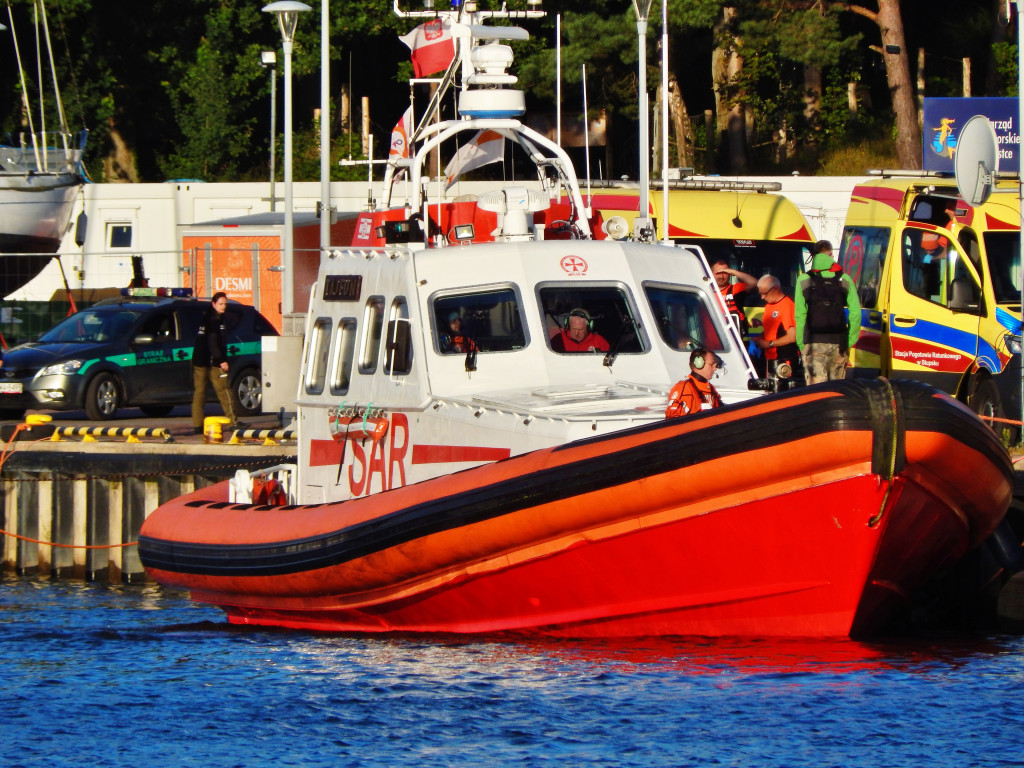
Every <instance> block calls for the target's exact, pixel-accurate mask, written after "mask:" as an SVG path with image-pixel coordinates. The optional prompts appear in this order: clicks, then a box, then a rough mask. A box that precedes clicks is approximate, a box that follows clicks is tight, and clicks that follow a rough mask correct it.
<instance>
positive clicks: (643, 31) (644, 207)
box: [633, 0, 654, 240]
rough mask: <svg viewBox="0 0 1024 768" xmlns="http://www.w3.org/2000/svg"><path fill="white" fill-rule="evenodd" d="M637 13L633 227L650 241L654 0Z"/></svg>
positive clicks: (639, 4)
mask: <svg viewBox="0 0 1024 768" xmlns="http://www.w3.org/2000/svg"><path fill="white" fill-rule="evenodd" d="M633 10H634V11H636V36H637V45H638V46H639V51H638V53H639V63H638V65H637V66H638V68H639V73H638V79H639V85H640V93H639V111H640V115H639V119H640V179H639V182H640V211H639V213H638V215H637V217H636V222H635V223H634V224H633V234H634V236H635V237H636V238H637V239H638V240H651V239H653V237H654V230H653V227H652V225H651V214H650V211H651V208H650V204H649V200H648V198H649V196H650V190H649V187H650V160H649V158H650V150H651V147H650V144H651V141H650V138H649V137H648V124H647V123H648V114H647V15H648V14H649V13H650V11H651V0H633Z"/></svg>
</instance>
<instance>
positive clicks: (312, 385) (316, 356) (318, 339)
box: [305, 317, 331, 395]
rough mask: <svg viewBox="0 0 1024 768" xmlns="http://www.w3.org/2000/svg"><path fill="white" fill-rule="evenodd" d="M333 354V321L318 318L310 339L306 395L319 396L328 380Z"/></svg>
mask: <svg viewBox="0 0 1024 768" xmlns="http://www.w3.org/2000/svg"><path fill="white" fill-rule="evenodd" d="M330 353H331V319H330V318H329V317H318V318H317V319H316V322H314V323H313V333H312V335H311V336H310V337H309V353H308V354H309V357H308V359H307V360H306V381H305V388H306V394H309V395H319V394H321V393H322V392H323V391H324V382H325V381H326V380H327V359H328V357H329V356H330Z"/></svg>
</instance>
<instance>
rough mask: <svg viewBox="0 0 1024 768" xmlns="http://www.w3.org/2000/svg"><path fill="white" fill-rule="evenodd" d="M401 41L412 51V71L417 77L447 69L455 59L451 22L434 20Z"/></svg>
mask: <svg viewBox="0 0 1024 768" xmlns="http://www.w3.org/2000/svg"><path fill="white" fill-rule="evenodd" d="M399 40H401V41H402V42H403V43H405V44H406V45H408V46H409V48H410V50H412V70H413V74H414V75H415V76H416V77H425V76H426V75H432V74H434V73H435V72H440V71H441V70H443V69H447V68H448V65H449V64H451V63H452V59H454V58H455V41H454V40H453V39H452V28H451V21H450V20H448V19H434V20H433V21H428V22H427V23H426V24H420V25H419V26H418V27H416V28H415V29H413V30H412V32H410V33H409V34H407V35H399Z"/></svg>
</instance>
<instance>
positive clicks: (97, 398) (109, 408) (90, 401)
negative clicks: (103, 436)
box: [85, 373, 121, 421]
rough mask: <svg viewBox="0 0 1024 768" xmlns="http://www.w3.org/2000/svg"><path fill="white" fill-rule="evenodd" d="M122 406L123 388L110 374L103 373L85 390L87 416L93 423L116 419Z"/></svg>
mask: <svg viewBox="0 0 1024 768" xmlns="http://www.w3.org/2000/svg"><path fill="white" fill-rule="evenodd" d="M120 406H121V387H120V386H119V385H118V383H117V379H116V378H114V377H113V375H111V374H109V373H101V374H99V375H98V376H96V378H95V379H93V380H92V381H90V382H89V387H88V388H87V389H86V390H85V415H86V416H88V417H89V418H90V419H92V420H93V421H106V420H107V419H112V418H114V414H116V413H117V409H118V408H119V407H120Z"/></svg>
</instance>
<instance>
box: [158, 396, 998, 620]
mask: <svg viewBox="0 0 1024 768" xmlns="http://www.w3.org/2000/svg"><path fill="white" fill-rule="evenodd" d="M834 396H835V395H834V393H828V392H827V391H826V393H825V394H824V395H823V394H822V393H821V392H820V391H819V392H818V393H815V392H813V391H811V390H808V391H807V392H806V393H805V394H803V395H802V396H799V397H788V398H766V399H764V400H762V401H759V403H758V404H756V405H748V406H744V407H736V408H733V409H726V410H723V411H722V412H716V413H715V414H713V416H712V417H711V418H698V419H692V420H690V422H689V423H684V422H682V421H680V422H679V423H676V424H672V423H665V424H661V425H654V426H653V427H652V428H644V429H641V430H632V431H629V432H627V433H623V434H622V435H621V436H611V437H609V438H607V439H603V440H598V441H593V442H584V443H580V444H574V445H571V446H566V447H563V448H560V449H554V450H552V451H539V452H535V453H534V454H527V455H526V456H522V457H517V458H514V459H511V460H509V461H507V462H500V463H498V464H493V465H487V466H486V467H481V468H478V469H476V470H470V471H468V472H464V473H459V475H456V476H452V477H449V478H441V479H439V480H437V481H429V482H427V483H420V484H418V485H415V486H409V487H408V488H402V489H398V490H396V491H392V492H389V493H386V494H381V495H380V496H379V497H377V498H376V499H367V500H365V503H361V502H343V503H338V504H334V505H324V506H320V507H306V508H303V507H297V508H287V509H283V510H282V509H274V508H254V507H251V506H250V505H231V506H230V507H227V508H224V509H220V510H219V511H218V512H216V513H215V512H213V511H211V510H210V509H209V508H208V505H205V504H201V503H198V502H197V499H201V498H213V496H214V495H215V494H216V490H210V489H207V490H206V491H201V492H198V493H197V494H194V495H192V496H190V497H185V498H184V499H181V500H179V501H177V502H174V503H172V504H171V505H165V507H163V508H161V510H158V512H157V513H155V514H154V516H153V517H151V518H150V520H149V521H147V524H146V527H145V528H144V530H143V534H144V541H143V545H144V549H143V556H144V562H146V564H147V568H148V570H149V571H150V574H151V575H152V576H153V578H155V579H156V580H157V581H159V582H161V583H165V584H170V585H174V586H179V587H185V588H188V589H191V590H192V593H193V597H194V598H195V599H196V600H199V601H203V602H209V603H213V604H215V605H218V606H220V607H221V608H223V609H224V610H225V612H226V613H227V615H228V617H229V619H230V621H232V622H234V623H249V624H267V625H274V626H284V627H295V628H307V629H319V630H333V631H358V632H366V631H369V632H382V631H414V632H459V633H469V632H485V633H489V632H499V631H520V632H530V633H537V634H546V635H561V636H573V637H598V636H601V637H613V636H641V635H647V636H650V635H684V634H689V635H777V636H782V635H790V636H845V635H851V634H852V635H859V636H863V635H868V634H872V633H875V632H877V631H879V630H880V629H881V628H882V627H883V626H884V625H885V623H886V621H887V620H888V619H889V618H890V617H891V616H892V615H893V613H894V612H896V611H898V610H899V609H900V608H902V607H904V606H905V605H906V602H907V598H908V596H909V595H910V594H911V593H912V592H913V590H915V589H916V588H918V587H919V586H921V584H922V583H923V582H924V581H925V580H927V579H928V578H929V577H930V576H932V575H933V574H935V573H936V571H938V570H939V569H940V568H942V567H944V566H946V565H949V564H951V563H953V562H955V561H956V560H957V559H959V558H960V557H961V556H962V555H963V553H964V552H965V551H966V550H967V549H968V548H969V547H970V546H973V545H974V544H977V543H978V542H979V541H980V540H981V539H982V538H983V537H984V536H987V535H988V533H990V532H991V530H992V529H993V528H994V527H995V526H996V525H997V524H998V522H999V520H1000V519H1001V518H1002V515H1003V514H1004V512H1005V510H1006V507H1007V505H1008V503H1009V499H1010V493H1011V488H1012V486H1011V483H1010V473H1009V464H1008V460H1007V459H1006V458H1005V450H1003V451H1002V455H1000V453H999V450H997V449H996V448H995V447H994V446H995V445H997V444H996V443H995V442H994V438H991V439H990V434H991V433H990V432H988V431H987V430H985V428H984V427H983V426H981V424H980V422H978V423H977V427H979V428H980V429H979V431H975V425H974V424H973V423H971V422H970V421H968V420H966V416H964V414H963V413H962V412H961V409H959V408H958V407H957V406H955V404H953V403H952V401H948V399H947V398H941V400H942V402H943V404H944V405H943V412H946V416H947V419H952V420H953V421H956V420H958V419H963V420H964V421H963V423H964V424H966V425H968V426H967V427H966V428H967V429H969V430H970V439H964V436H954V435H949V434H945V433H944V432H938V431H933V430H923V429H922V430H914V429H907V430H906V431H905V432H903V433H901V434H900V435H899V437H898V439H896V435H895V433H893V434H892V435H890V437H893V438H894V439H893V445H894V446H896V445H897V444H898V445H899V446H900V450H901V451H902V453H900V454H899V456H897V454H896V453H893V454H892V459H893V463H894V466H893V469H895V464H896V463H900V464H901V465H902V466H901V467H900V469H899V471H894V472H892V473H891V475H889V476H888V477H887V476H886V475H887V473H885V472H881V473H880V472H878V471H877V470H878V466H877V465H878V464H879V461H878V449H879V445H878V442H877V437H878V435H876V434H875V433H874V432H866V431H862V430H849V429H848V430H843V431H832V430H829V429H824V430H818V431H817V432H816V433H814V434H808V435H804V436H794V437H792V438H791V439H787V438H786V436H783V437H782V438H781V441H780V442H775V443H772V444H766V445H762V446H758V447H755V448H753V449H751V450H748V451H735V452H732V453H726V454H724V455H722V456H720V457H718V458H710V459H709V460H707V461H704V462H701V463H698V464H696V465H693V464H688V462H685V461H684V462H682V463H683V464H686V466H682V467H679V468H677V469H674V470H673V471H670V472H663V471H657V472H653V473H648V474H643V473H641V472H639V470H638V476H637V477H634V478H633V479H631V480H629V481H628V482H623V483H614V484H613V485H612V487H610V488H607V487H606V488H600V489H596V490H588V491H587V492H580V493H573V494H570V495H565V494H563V495H562V496H561V497H559V498H557V499H546V498H538V499H536V500H533V499H527V500H525V501H523V500H522V499H521V498H519V497H520V496H523V495H524V494H527V495H529V494H532V493H533V492H534V490H533V489H534V486H532V485H529V484H527V485H524V486H522V487H521V488H520V490H519V491H518V495H517V497H516V499H515V509H510V510H505V509H503V510H502V511H501V513H500V514H493V515H482V516H481V514H480V513H479V510H478V507H480V506H481V505H485V502H487V499H485V498H482V499H477V498H475V497H474V498H473V500H472V502H471V503H470V504H469V505H468V506H467V508H469V509H472V510H473V511H474V514H475V515H476V516H475V517H474V518H473V519H472V520H471V521H470V520H466V521H461V522H460V523H459V524H458V525H442V524H439V523H437V521H436V520H435V518H438V517H444V516H445V515H449V516H450V515H451V514H452V512H451V510H452V508H455V507H457V505H456V503H455V500H457V499H459V498H460V495H461V494H463V493H478V495H479V494H484V493H485V492H486V490H487V489H489V488H492V487H499V488H502V487H503V484H507V483H510V482H513V481H517V480H522V479H523V478H524V477H526V478H531V477H537V478H538V483H543V479H542V475H541V473H542V472H543V473H552V472H557V471H558V470H559V468H560V467H563V468H565V471H566V473H568V472H570V471H572V468H573V467H579V468H580V469H579V471H581V472H582V471H585V467H586V462H588V461H590V462H596V461H599V460H601V459H602V457H604V458H607V459H609V460H614V459H616V458H617V457H621V460H622V461H628V457H629V455H630V452H631V451H636V450H641V449H645V448H646V447H648V446H649V445H653V446H658V447H664V445H665V444H664V440H665V439H666V438H670V439H673V440H675V439H678V440H680V441H685V440H689V441H690V443H692V442H693V440H694V439H696V438H699V437H706V436H710V435H711V434H712V433H711V432H710V431H709V430H712V429H713V428H714V426H715V425H717V427H718V428H720V429H727V428H729V426H730V425H732V426H733V427H735V425H736V424H737V421H738V420H744V421H743V423H744V425H746V424H747V420H751V419H753V420H755V421H756V420H757V419H759V418H762V417H764V418H767V417H769V416H770V415H771V414H772V413H773V412H777V409H778V408H779V407H784V408H785V407H789V408H792V407H794V405H795V404H797V403H801V404H803V405H804V406H814V407H818V408H820V407H821V404H822V398H823V397H834ZM929 397H931V398H933V400H932V401H928V405H929V407H931V406H932V405H934V400H938V399H939V398H938V396H935V395H931V394H929ZM947 405H948V406H949V407H950V408H952V410H948V412H947V409H946V406H947ZM792 415H795V412H793V414H792ZM970 418H971V419H974V417H973V416H971V417H970ZM891 421H892V423H893V424H895V423H896V422H897V420H896V419H893V420H891ZM974 421H975V422H976V421H977V420H976V419H974ZM880 429H881V430H882V431H883V432H884V429H882V428H881V427H880ZM876 431H877V430H876ZM946 431H947V432H948V431H949V430H946ZM748 434H749V433H748ZM884 436H885V435H883V437H884ZM686 444H688V443H685V442H680V445H686ZM703 450H704V452H705V453H707V452H708V449H706V448H705V449H703ZM897 453H899V451H898V452H897ZM644 455H645V456H646V455H647V454H644ZM651 455H653V454H651ZM897 459H898V462H897ZM882 463H883V464H884V463H885V462H884V461H883V462H882ZM872 464H875V465H876V466H875V470H876V471H872ZM598 469H600V467H599V468H598ZM569 477H570V475H569V474H565V475H564V478H566V479H567V478H569ZM439 489H443V492H444V493H445V494H446V496H444V497H436V496H435V497H432V496H431V494H432V493H434V492H437V491H438V490H439ZM524 489H525V490H524ZM536 495H537V496H541V495H542V491H541V490H539V489H537V490H536ZM221 498H223V496H221ZM495 498H497V497H495ZM448 499H451V500H452V504H451V506H450V507H449V506H445V503H446V502H447V500H448ZM499 501H501V502H502V503H508V499H505V498H503V497H502V498H500V499H499ZM495 503H497V502H495ZM424 505H433V506H437V507H438V509H437V510H434V509H433V506H431V507H430V508H429V509H428V511H427V512H423V511H421V510H420V507H423V506H424ZM409 509H416V510H417V516H416V517H415V518H411V517H410V518H409V520H414V521H416V522H417V524H419V525H422V526H424V528H423V531H422V534H420V533H415V534H409V533H408V532H407V530H406V529H407V528H408V527H409V525H410V523H409V522H408V521H407V520H406V519H405V518H401V520H402V524H401V525H402V533H403V536H402V540H401V541H398V540H392V539H391V538H388V536H390V535H391V534H385V533H383V532H379V533H371V535H370V536H369V538H368V539H367V542H368V543H367V544H365V545H363V544H361V545H360V548H359V549H358V550H353V551H352V552H351V553H349V554H348V555H346V556H344V557H341V556H335V555H331V557H332V558H333V560H331V561H328V558H327V557H326V556H324V559H322V560H320V561H315V560H310V563H311V564H314V563H315V564H317V567H309V568H305V569H303V568H301V567H298V566H294V565H288V566H284V565H275V566H273V567H274V568H275V569H276V570H277V571H278V572H273V573H271V572H269V570H267V569H268V568H269V567H270V566H268V565H267V564H268V563H269V562H270V560H269V556H268V558H267V559H266V561H265V562H264V561H263V559H261V557H260V556H259V554H258V553H259V551H260V550H259V547H263V546H267V547H270V546H272V545H273V543H274V542H275V541H277V542H281V541H290V542H297V541H300V540H301V541H306V542H313V541H319V540H321V539H323V538H324V537H326V538H328V539H330V540H331V541H332V542H334V543H335V544H337V543H338V542H340V543H341V544H345V542H346V541H348V539H355V538H357V536H358V535H359V534H358V531H359V530H361V529H360V526H365V525H367V524H369V525H376V524H378V521H380V525H383V524H384V523H383V521H385V520H387V519H390V518H392V517H394V516H398V515H405V514H408V510H409ZM215 515H220V517H219V518H218V517H215ZM299 529H301V533H302V536H301V537H300V536H298V535H297V534H298V533H299ZM239 531H245V533H244V534H241V533H239ZM200 534H201V535H200ZM197 539H199V540H198V541H197ZM175 540H177V542H181V541H184V542H186V543H185V544H183V545H179V547H183V548H179V549H174V547H175V544H174V543H172V544H170V545H168V546H169V547H170V549H168V553H169V554H167V555H166V556H165V555H163V554H161V551H160V550H159V548H158V547H157V546H156V544H157V543H161V544H164V543H166V542H175ZM240 540H248V543H246V544H244V546H245V547H246V548H245V549H244V550H239V551H244V557H243V556H242V555H238V560H237V563H238V564H237V565H234V564H232V565H231V566H230V567H228V566H222V565H212V564H211V565H210V566H209V567H207V566H204V565H203V563H204V562H205V561H204V560H203V559H202V557H207V556H209V557H211V558H212V557H215V556H216V554H217V552H218V551H219V550H218V547H221V548H222V549H223V551H224V553H225V554H224V556H225V557H226V558H228V559H229V560H230V558H231V557H233V556H235V555H234V554H233V553H234V550H233V549H232V547H234V546H235V545H237V544H238V542H239V541H240ZM309 546H310V547H312V544H310V545H309ZM288 549H289V552H293V551H294V550H297V549H301V546H300V545H296V544H294V543H293V544H292V545H289V547H288ZM193 551H197V552H200V555H201V556H197V557H196V559H195V561H194V562H191V564H188V562H189V561H188V558H189V557H190V556H191V555H190V553H191V552H193ZM147 553H148V554H147ZM254 553H255V554H254ZM282 557H283V556H282ZM175 558H177V559H175ZM335 560H336V562H335ZM281 562H284V560H282V561H281ZM288 562H291V561H288ZM164 563H167V564H168V565H172V567H161V566H163V564H164ZM175 563H179V564H181V567H180V569H176V568H175V567H173V564H175ZM261 568H263V569H264V570H263V571H261V570H260V569H261ZM189 571H191V572H189Z"/></svg>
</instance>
